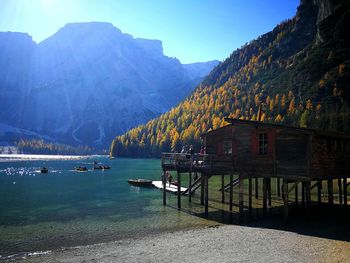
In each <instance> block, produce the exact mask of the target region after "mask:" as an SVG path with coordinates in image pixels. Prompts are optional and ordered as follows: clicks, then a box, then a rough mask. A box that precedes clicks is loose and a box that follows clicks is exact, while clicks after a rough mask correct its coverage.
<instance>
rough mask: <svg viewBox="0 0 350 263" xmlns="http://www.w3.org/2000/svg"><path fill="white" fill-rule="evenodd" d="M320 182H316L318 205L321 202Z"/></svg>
mask: <svg viewBox="0 0 350 263" xmlns="http://www.w3.org/2000/svg"><path fill="white" fill-rule="evenodd" d="M321 194H322V181H321V180H318V181H317V202H318V204H319V205H320V204H321V202H322V196H321Z"/></svg>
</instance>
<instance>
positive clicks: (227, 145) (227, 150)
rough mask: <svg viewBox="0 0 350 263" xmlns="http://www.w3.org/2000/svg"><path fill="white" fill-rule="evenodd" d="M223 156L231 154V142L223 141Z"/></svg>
mask: <svg viewBox="0 0 350 263" xmlns="http://www.w3.org/2000/svg"><path fill="white" fill-rule="evenodd" d="M224 154H225V155H231V154H232V141H224Z"/></svg>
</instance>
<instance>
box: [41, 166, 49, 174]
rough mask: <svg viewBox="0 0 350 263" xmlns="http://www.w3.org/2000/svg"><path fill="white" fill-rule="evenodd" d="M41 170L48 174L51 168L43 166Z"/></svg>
mask: <svg viewBox="0 0 350 263" xmlns="http://www.w3.org/2000/svg"><path fill="white" fill-rule="evenodd" d="M40 172H41V173H42V174H46V173H48V172H49V169H47V168H46V167H43V168H41V169H40Z"/></svg>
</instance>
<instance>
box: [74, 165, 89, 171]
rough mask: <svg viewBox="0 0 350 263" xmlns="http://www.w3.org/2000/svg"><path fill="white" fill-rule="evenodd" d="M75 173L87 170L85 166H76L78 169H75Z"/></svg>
mask: <svg viewBox="0 0 350 263" xmlns="http://www.w3.org/2000/svg"><path fill="white" fill-rule="evenodd" d="M75 171H77V172H87V171H88V169H87V168H86V166H78V167H75Z"/></svg>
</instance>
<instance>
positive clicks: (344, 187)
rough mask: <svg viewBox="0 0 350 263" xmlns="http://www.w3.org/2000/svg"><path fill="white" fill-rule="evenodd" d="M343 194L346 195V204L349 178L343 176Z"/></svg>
mask: <svg viewBox="0 0 350 263" xmlns="http://www.w3.org/2000/svg"><path fill="white" fill-rule="evenodd" d="M343 196H344V205H347V204H348V187H347V178H346V177H344V178H343Z"/></svg>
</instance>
